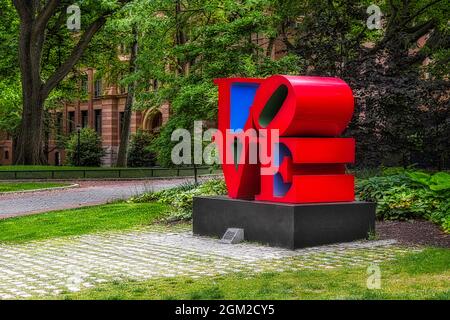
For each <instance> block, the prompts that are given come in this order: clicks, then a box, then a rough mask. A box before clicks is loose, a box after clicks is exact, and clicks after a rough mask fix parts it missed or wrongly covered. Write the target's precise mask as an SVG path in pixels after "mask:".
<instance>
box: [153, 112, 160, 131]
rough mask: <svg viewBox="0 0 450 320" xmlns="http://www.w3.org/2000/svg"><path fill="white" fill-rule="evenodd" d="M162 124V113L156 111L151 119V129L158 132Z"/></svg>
mask: <svg viewBox="0 0 450 320" xmlns="http://www.w3.org/2000/svg"><path fill="white" fill-rule="evenodd" d="M161 126H162V114H161V112H158V113H156V114H155V115H154V116H153V119H152V127H151V128H152V131H154V132H158V131H159V130H160V128H161Z"/></svg>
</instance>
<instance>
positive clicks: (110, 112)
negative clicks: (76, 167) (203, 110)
mask: <svg viewBox="0 0 450 320" xmlns="http://www.w3.org/2000/svg"><path fill="white" fill-rule="evenodd" d="M82 88H83V90H84V91H85V92H86V96H87V99H86V100H82V101H74V102H71V103H65V104H64V105H63V107H62V108H61V109H60V110H58V111H56V112H55V113H54V114H52V116H53V118H54V119H53V120H54V121H55V124H56V125H55V127H56V129H55V131H58V132H53V133H52V134H51V135H50V139H49V142H48V148H47V149H48V150H47V154H48V163H49V164H51V165H62V164H64V161H65V150H64V149H63V148H60V147H58V145H57V143H56V140H55V136H56V133H57V134H63V135H70V134H71V133H73V132H75V131H76V128H77V126H80V127H83V128H84V127H89V128H92V129H95V130H96V131H97V133H98V134H99V135H100V136H101V137H102V144H103V148H104V149H105V151H106V155H105V157H104V158H103V159H102V163H103V165H106V166H109V165H112V164H114V163H115V161H116V159H117V152H118V148H119V142H120V140H119V139H120V130H121V129H120V128H121V120H122V117H123V114H124V108H125V101H126V98H127V93H126V92H124V90H123V89H122V88H120V87H119V86H116V85H111V86H105V85H104V81H102V80H101V79H96V78H95V70H93V69H87V70H86V71H85V77H84V78H83V81H82ZM169 109H170V108H169V104H168V103H166V104H163V105H161V106H160V107H159V108H157V109H150V110H146V111H133V113H132V117H131V134H133V133H136V131H137V130H138V129H142V130H145V131H148V132H151V133H157V132H158V131H159V129H160V127H161V126H162V125H163V124H164V123H166V122H167V120H168V119H169ZM12 153H13V151H12V141H11V137H10V136H9V135H7V134H4V133H3V134H2V133H0V165H9V164H11V163H12Z"/></svg>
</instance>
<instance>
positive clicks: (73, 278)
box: [0, 227, 411, 299]
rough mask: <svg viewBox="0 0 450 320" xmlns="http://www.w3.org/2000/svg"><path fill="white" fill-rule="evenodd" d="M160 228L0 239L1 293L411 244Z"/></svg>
mask: <svg viewBox="0 0 450 320" xmlns="http://www.w3.org/2000/svg"><path fill="white" fill-rule="evenodd" d="M161 228H162V229H161V230H158V229H155V227H148V228H145V229H141V230H132V231H128V232H116V233H103V234H93V235H84V236H78V237H70V238H59V239H51V240H44V241H33V242H29V243H25V244H16V245H11V244H3V245H2V244H0V299H16V298H30V297H33V296H42V295H44V296H45V295H53V294H59V293H62V292H69V291H78V290H81V289H83V288H89V287H93V286H95V285H97V284H99V283H102V282H106V281H112V280H115V279H135V280H145V279H149V278H154V277H158V278H160V277H175V276H188V277H192V278H199V277H204V276H215V275H221V274H227V273H232V272H250V273H253V272H263V271H273V272H277V271H283V270H301V269H321V268H322V269H328V268H336V267H341V266H365V265H369V264H370V263H378V262H381V261H385V260H390V259H393V258H395V257H396V256H397V255H398V254H399V253H404V252H408V250H411V249H405V248H402V247H398V246H396V245H395V241H390V240H383V241H372V242H352V243H346V244H338V245H329V246H322V247H315V248H308V249H301V250H296V251H291V250H285V249H280V248H271V247H266V246H261V245H257V244H250V243H243V244H238V245H227V244H221V243H219V242H218V240H216V239H210V238H203V237H196V236H193V235H192V233H191V232H190V231H188V230H187V228H186V227H178V229H179V230H173V231H172V232H166V229H165V228H164V227H161Z"/></svg>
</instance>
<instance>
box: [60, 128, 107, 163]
mask: <svg viewBox="0 0 450 320" xmlns="http://www.w3.org/2000/svg"><path fill="white" fill-rule="evenodd" d="M66 154H67V160H66V162H67V164H69V165H72V166H75V165H80V166H86V167H98V166H100V165H101V163H102V160H101V159H102V157H103V156H104V155H105V151H104V150H103V148H102V139H101V137H100V136H99V135H98V134H97V132H95V130H93V129H90V128H83V129H81V132H80V163H78V161H77V158H78V134H77V133H76V132H75V133H74V134H72V135H71V136H70V138H69V140H68V141H67V145H66Z"/></svg>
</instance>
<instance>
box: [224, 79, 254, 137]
mask: <svg viewBox="0 0 450 320" xmlns="http://www.w3.org/2000/svg"><path fill="white" fill-rule="evenodd" d="M258 87H259V84H258V83H241V82H238V83H233V84H232V85H231V99H230V100H231V101H230V109H231V110H230V129H231V130H234V131H237V130H242V129H244V126H245V123H246V122H247V120H248V117H249V114H250V107H251V106H252V104H253V100H254V99H255V95H256V90H258Z"/></svg>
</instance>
